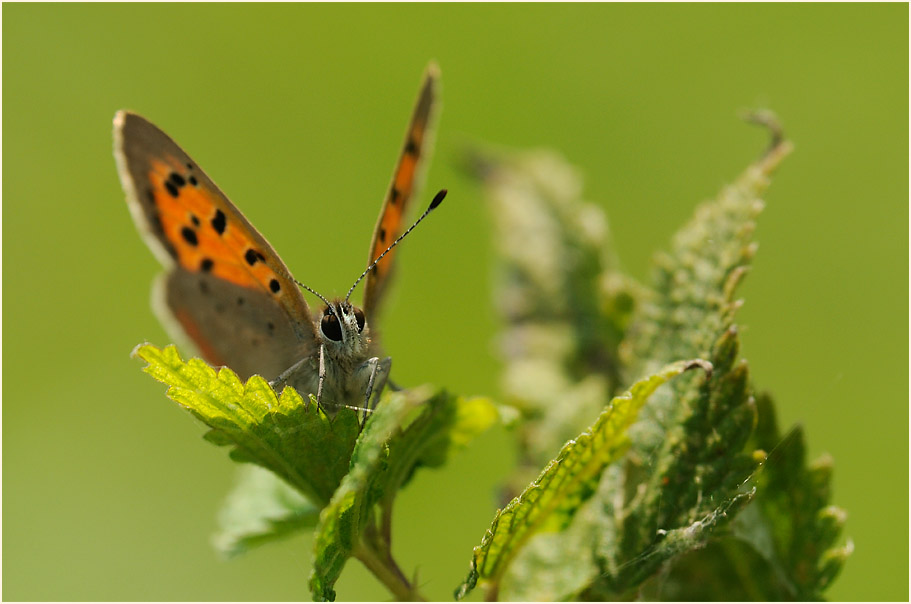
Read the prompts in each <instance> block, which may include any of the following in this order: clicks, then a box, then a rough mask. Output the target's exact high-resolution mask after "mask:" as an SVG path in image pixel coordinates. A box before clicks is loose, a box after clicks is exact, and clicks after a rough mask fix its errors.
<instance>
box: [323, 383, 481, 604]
mask: <svg viewBox="0 0 911 604" xmlns="http://www.w3.org/2000/svg"><path fill="white" fill-rule="evenodd" d="M488 405H489V403H483V402H481V399H478V400H477V401H475V402H466V403H463V404H462V405H459V404H458V403H456V401H455V399H454V397H452V396H451V395H448V394H446V393H445V392H437V393H434V392H432V391H431V390H430V389H427V388H423V389H415V390H409V391H401V392H395V393H392V394H389V395H387V396H385V397H384V398H383V400H382V401H381V403H380V404H379V405H378V406H377V409H376V411H375V412H374V413H373V414H372V415H371V416H370V418H369V419H368V420H367V423H366V425H365V426H364V430H363V432H362V433H361V436H360V438H359V439H358V441H357V444H356V445H355V448H354V452H353V454H352V456H351V469H350V471H349V472H348V474H347V476H345V478H344V480H343V481H342V484H341V485H340V486H339V488H338V490H337V491H336V492H335V494H334V495H333V496H332V501H330V503H329V505H328V506H327V507H326V508H325V509H324V510H323V511H322V513H321V514H320V523H319V526H318V527H317V532H316V539H315V541H314V563H313V573H312V574H311V575H310V590H311V592H312V594H313V597H314V598H315V599H317V600H330V601H331V600H334V599H335V590H334V589H333V587H334V585H335V582H336V581H337V580H338V577H339V575H340V574H341V571H342V568H343V567H344V565H345V563H346V562H347V560H348V558H349V557H351V556H352V555H354V556H357V557H358V558H360V559H361V561H362V562H364V563H365V564H366V565H367V566H368V567H369V568H370V569H371V570H373V571H374V572H376V573H380V572H383V571H384V570H385V569H386V567H385V566H384V564H385V562H388V560H383V557H384V556H386V555H387V554H388V552H385V551H377V544H376V543H375V540H374V539H365V533H367V532H369V531H374V530H375V529H376V526H375V524H374V523H373V520H374V513H373V506H374V504H376V503H377V502H379V501H380V499H382V498H383V497H384V496H385V495H386V494H387V493H389V494H393V493H394V491H395V489H396V488H397V487H398V486H399V485H401V484H402V483H403V482H404V481H405V480H406V479H407V478H408V477H409V476H410V475H411V473H412V472H413V470H414V467H415V466H416V465H417V464H418V463H420V462H421V461H422V459H423V457H422V454H421V450H422V449H421V445H422V444H423V442H424V441H423V439H424V438H427V437H429V436H437V437H439V434H443V433H447V434H448V435H449V436H448V437H445V438H448V441H449V443H447V445H445V448H446V449H448V448H449V447H450V446H455V445H458V444H461V443H463V442H464V437H466V436H467V435H469V434H471V433H474V432H476V429H477V428H478V427H479V426H481V425H484V426H486V425H489V421H487V420H484V419H479V416H481V415H486V413H485V411H484V409H485V408H486V407H487V406H488ZM460 407H461V408H462V411H463V412H464V413H463V414H462V418H463V421H462V422H456V421H454V419H455V418H456V417H458V413H454V414H453V413H452V411H453V410H454V411H458V410H459V408H460ZM447 410H448V411H447ZM415 412H416V413H415ZM440 417H444V418H445V417H448V418H449V420H448V421H439V418H440ZM429 426H434V427H435V430H429V429H428V427H429ZM434 432H437V434H434ZM445 438H444V440H445ZM432 440H433V439H429V441H430V442H432ZM423 450H426V449H423ZM437 459H439V457H438V456H437ZM378 560H379V561H378Z"/></svg>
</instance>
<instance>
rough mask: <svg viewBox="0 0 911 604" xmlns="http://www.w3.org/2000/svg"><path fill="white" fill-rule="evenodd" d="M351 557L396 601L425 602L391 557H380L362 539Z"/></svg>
mask: <svg viewBox="0 0 911 604" xmlns="http://www.w3.org/2000/svg"><path fill="white" fill-rule="evenodd" d="M352 554H353V556H354V557H355V558H357V559H358V560H360V561H361V563H362V564H363V565H364V566H366V567H367V570H369V571H370V572H371V573H373V575H374V576H375V577H376V578H377V579H379V581H380V583H382V584H383V585H385V586H386V589H388V590H389V591H390V592H392V595H393V596H395V599H396V600H400V601H409V602H417V601H421V602H423V601H426V598H424V597H423V596H422V595H421V594H420V593H419V592H418V591H417V590H416V589H415V588H414V586H413V585H412V584H411V583H410V582H409V581H408V579H406V578H405V575H404V574H402V571H401V570H400V569H399V567H398V565H397V564H396V563H395V561H394V560H392V558H391V557H388V556H381V555H379V554H378V552H377V551H376V550H375V549H374V548H373V547H372V546H371V545H368V544H367V543H365V542H364V540H363V539H362V540H361V542H360V543H359V544H358V546H357V547H355V548H354V551H353V552H352Z"/></svg>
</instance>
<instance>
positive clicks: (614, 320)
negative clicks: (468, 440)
mask: <svg viewBox="0 0 911 604" xmlns="http://www.w3.org/2000/svg"><path fill="white" fill-rule="evenodd" d="M469 160H470V161H469V164H470V169H471V171H472V172H473V173H474V174H475V175H476V176H477V177H478V178H480V180H481V182H482V183H483V186H484V192H485V194H486V197H487V200H488V203H489V207H490V210H491V214H492V216H493V221H494V227H495V229H496V234H495V237H494V241H495V243H496V245H497V252H498V258H497V261H498V266H497V273H498V277H499V278H498V279H497V281H496V287H497V289H496V291H495V293H494V300H495V302H496V306H497V310H498V311H499V313H500V315H501V317H502V318H503V321H504V323H505V330H504V332H503V333H502V335H501V337H500V349H501V355H502V357H503V359H504V361H505V368H504V378H503V390H504V392H505V393H506V395H507V397H508V401H509V402H510V403H511V404H513V405H515V406H517V407H518V408H519V409H520V410H521V411H522V413H523V415H524V419H525V421H524V422H523V423H522V424H521V426H520V427H519V437H520V439H521V446H522V448H523V451H522V453H523V458H524V460H523V461H524V462H525V463H526V464H527V466H529V467H530V468H531V469H532V470H534V471H535V472H537V470H539V469H540V467H541V466H542V465H543V464H544V463H546V462H547V461H548V460H549V459H551V458H552V457H553V455H554V454H555V453H556V451H558V450H559V448H560V447H561V446H562V445H563V443H565V442H566V441H567V440H569V439H570V438H572V437H574V436H575V435H576V434H578V433H579V432H580V431H582V430H583V429H584V428H585V427H586V426H588V425H589V424H590V423H591V419H592V418H593V417H595V416H597V414H598V413H599V412H600V411H601V409H603V408H604V405H605V404H606V403H607V401H608V400H609V398H610V396H611V394H613V393H614V392H615V391H616V390H617V388H618V387H619V385H620V384H619V377H618V376H619V371H620V367H619V361H618V358H617V357H618V352H617V346H618V345H619V343H620V340H621V338H622V336H623V333H624V330H625V326H626V323H627V321H628V319H629V314H630V311H631V309H632V306H633V304H634V296H633V293H632V289H631V286H630V284H629V280H628V279H627V278H625V277H624V276H622V275H621V274H620V273H619V272H618V271H616V270H615V269H616V265H617V261H616V258H615V255H614V254H613V251H612V249H611V242H610V233H609V231H608V228H607V222H606V220H605V219H604V215H603V213H602V212H601V211H600V209H599V208H598V207H597V206H595V205H594V204H591V203H587V202H583V201H581V199H580V193H581V189H582V183H581V178H580V177H579V175H578V174H577V172H576V170H575V169H574V168H572V167H571V166H569V165H568V164H567V163H566V162H565V161H563V160H562V159H561V158H559V157H558V156H556V155H555V154H553V153H551V152H548V151H530V152H525V153H514V154H510V155H506V154H503V153H495V152H493V151H482V150H475V151H472V153H471V154H470V158H469ZM530 242H533V244H530Z"/></svg>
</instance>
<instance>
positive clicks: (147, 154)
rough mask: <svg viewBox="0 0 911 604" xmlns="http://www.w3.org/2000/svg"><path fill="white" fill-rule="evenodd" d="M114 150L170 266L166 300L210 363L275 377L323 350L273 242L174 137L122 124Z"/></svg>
mask: <svg viewBox="0 0 911 604" xmlns="http://www.w3.org/2000/svg"><path fill="white" fill-rule="evenodd" d="M114 146H115V149H114V154H115V156H116V158H117V166H118V170H119V172H120V180H121V183H122V184H123V188H124V191H126V193H127V203H128V204H129V206H130V211H131V213H132V215H133V219H134V221H135V222H136V225H137V227H138V229H139V231H140V233H141V234H142V235H143V237H144V238H145V240H146V242H147V243H148V245H149V247H150V248H152V251H153V252H155V254H156V256H157V257H158V258H159V260H160V261H161V262H162V264H164V265H165V267H166V268H167V269H168V272H167V274H165V275H163V276H162V279H161V280H160V281H159V283H158V286H157V290H158V292H157V297H158V298H159V302H160V303H161V304H162V306H164V308H161V307H159V308H158V310H159V311H165V312H167V313H168V314H169V315H170V316H163V317H162V319H163V321H164V322H165V323H166V324H168V325H169V326H170V327H178V328H179V329H180V331H182V332H183V335H186V336H188V337H189V338H190V339H191V340H192V341H193V342H194V343H195V344H196V345H197V346H198V347H199V349H200V352H201V353H202V354H203V356H204V357H205V358H206V360H207V361H209V362H210V363H213V364H217V365H228V366H229V367H231V368H232V369H234V370H235V371H237V372H238V374H240V375H241V376H242V377H248V376H249V375H252V374H254V373H257V374H260V375H263V376H264V377H266V378H269V379H272V378H274V377H277V376H278V374H279V373H281V372H282V371H284V370H285V369H287V368H288V367H290V366H291V365H292V364H294V363H295V362H297V361H299V360H301V359H302V358H304V357H305V356H309V355H311V354H313V353H314V351H315V350H316V346H317V344H316V334H315V331H314V326H313V322H312V318H311V316H310V311H309V309H308V307H307V303H306V301H305V300H304V298H303V296H302V295H301V292H300V290H298V289H297V287H296V286H295V284H294V283H293V282H292V281H291V280H290V278H289V276H288V275H289V271H288V269H287V268H286V267H285V265H284V263H283V262H282V261H281V259H280V258H279V257H278V255H277V254H276V253H275V250H273V249H272V246H271V245H269V243H268V242H267V241H266V240H265V238H263V236H262V235H260V234H259V233H258V232H257V231H256V229H255V228H253V226H252V225H251V224H250V223H249V222H248V221H247V220H246V218H244V216H243V215H242V214H241V213H240V211H239V210H238V209H237V208H236V207H234V205H233V204H232V203H231V202H230V201H228V199H227V197H225V195H224V194H223V193H222V192H221V191H220V190H219V189H218V187H217V186H215V183H213V182H212V180H211V179H209V177H208V176H206V174H205V173H204V172H203V171H202V170H201V169H200V168H199V167H198V166H197V165H196V163H195V162H194V161H193V160H192V159H190V157H189V156H188V155H187V154H186V153H185V152H184V151H183V150H182V149H181V148H180V147H179V146H178V145H177V143H175V142H174V141H173V140H171V139H170V138H169V137H168V136H167V135H166V134H165V133H164V132H162V131H161V130H159V129H158V128H157V127H156V126H155V125H153V124H152V123H151V122H149V121H147V120H146V119H145V118H142V117H140V116H138V115H136V114H134V113H129V112H126V111H120V112H118V113H117V115H116V116H115V118H114Z"/></svg>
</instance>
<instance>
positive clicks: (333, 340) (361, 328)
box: [319, 300, 367, 354]
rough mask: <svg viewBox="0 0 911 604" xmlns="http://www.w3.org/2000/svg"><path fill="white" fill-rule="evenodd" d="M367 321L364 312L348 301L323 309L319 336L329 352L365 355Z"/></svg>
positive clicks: (336, 302) (339, 301) (337, 302)
mask: <svg viewBox="0 0 911 604" xmlns="http://www.w3.org/2000/svg"><path fill="white" fill-rule="evenodd" d="M366 328H367V321H366V318H365V317H364V311H363V310H361V309H360V308H357V307H356V306H354V305H353V304H351V303H350V302H348V301H347V300H336V301H335V302H333V303H331V304H330V305H326V306H324V307H323V312H322V317H321V318H320V322H319V335H320V339H322V341H323V343H324V344H325V345H326V347H327V348H328V349H329V350H335V349H340V350H344V351H345V352H346V353H349V354H350V353H363V352H366V350H367V333H366Z"/></svg>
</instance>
